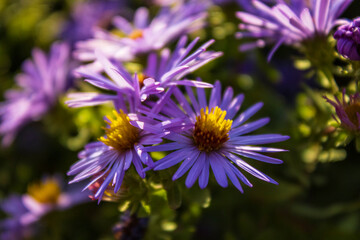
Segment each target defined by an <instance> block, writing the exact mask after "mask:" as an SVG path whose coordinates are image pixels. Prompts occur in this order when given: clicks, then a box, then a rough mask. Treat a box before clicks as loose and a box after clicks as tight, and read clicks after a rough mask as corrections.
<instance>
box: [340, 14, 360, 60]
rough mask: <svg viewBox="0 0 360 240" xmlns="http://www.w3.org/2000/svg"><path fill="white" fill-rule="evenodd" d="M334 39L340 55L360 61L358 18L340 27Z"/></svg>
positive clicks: (359, 24) (359, 26)
mask: <svg viewBox="0 0 360 240" xmlns="http://www.w3.org/2000/svg"><path fill="white" fill-rule="evenodd" d="M334 38H335V39H336V40H337V49H338V51H339V53H340V54H341V55H343V56H344V57H346V58H348V59H350V60H355V61H360V17H358V18H355V19H354V20H353V21H352V22H350V23H348V24H345V25H343V26H340V27H339V28H338V30H337V31H336V32H335V34H334Z"/></svg>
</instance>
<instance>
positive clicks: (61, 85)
mask: <svg viewBox="0 0 360 240" xmlns="http://www.w3.org/2000/svg"><path fill="white" fill-rule="evenodd" d="M32 55H33V60H26V61H25V62H24V64H23V67H22V69H23V73H20V74H18V75H17V76H16V83H17V85H18V86H19V87H20V88H21V89H16V90H15V89H11V90H8V91H7V92H6V93H5V99H6V100H5V102H3V103H0V135H3V140H2V144H3V145H5V146H6V145H9V144H10V143H11V142H12V141H13V139H14V138H15V135H16V134H17V132H18V131H19V130H20V128H21V127H22V126H24V125H25V124H26V123H28V122H30V121H35V120H39V119H40V118H41V117H42V116H43V115H44V114H45V113H46V112H47V111H48V110H49V108H50V107H52V106H53V105H54V104H55V103H56V101H57V99H58V96H59V95H60V94H62V93H64V92H65V90H66V89H67V87H69V77H68V71H69V47H68V45H67V44H64V43H55V44H53V45H52V47H51V50H50V54H49V55H48V56H47V55H46V54H45V53H44V52H42V51H41V50H39V49H34V50H33V53H32Z"/></svg>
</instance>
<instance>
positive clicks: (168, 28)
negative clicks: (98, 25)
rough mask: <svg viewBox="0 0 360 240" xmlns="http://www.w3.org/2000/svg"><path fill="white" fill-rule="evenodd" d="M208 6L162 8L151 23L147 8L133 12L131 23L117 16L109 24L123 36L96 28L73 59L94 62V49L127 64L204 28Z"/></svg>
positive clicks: (195, 2)
mask: <svg viewBox="0 0 360 240" xmlns="http://www.w3.org/2000/svg"><path fill="white" fill-rule="evenodd" d="M207 6H208V4H206V2H203V1H196V0H194V1H189V2H188V3H183V4H178V5H176V6H175V7H174V8H169V7H163V8H162V9H161V10H160V12H159V13H158V15H157V16H155V17H154V18H153V19H152V20H150V18H149V11H148V9H146V8H144V7H142V8H139V9H138V10H136V12H135V15H134V20H133V23H131V22H129V21H128V20H126V19H125V18H123V17H120V16H117V17H115V18H114V19H113V24H114V25H115V27H116V28H117V32H121V33H123V35H124V37H120V36H119V35H117V34H114V33H112V32H108V31H105V30H101V29H98V30H96V31H95V32H94V38H93V39H90V40H87V41H83V42H79V43H78V44H77V50H76V51H75V57H76V58H77V59H79V60H81V61H92V60H95V59H96V56H95V55H94V51H95V49H100V50H101V51H102V53H103V54H104V55H105V56H106V57H108V58H112V59H116V60H118V61H129V60H131V59H133V58H134V56H136V55H138V54H142V53H148V52H150V51H153V50H158V49H161V48H163V47H164V46H165V45H166V44H167V43H169V42H170V41H173V40H174V39H176V38H178V37H179V36H181V35H183V34H187V33H189V32H193V31H195V30H197V29H199V28H201V27H202V26H203V25H204V19H205V17H206V9H207Z"/></svg>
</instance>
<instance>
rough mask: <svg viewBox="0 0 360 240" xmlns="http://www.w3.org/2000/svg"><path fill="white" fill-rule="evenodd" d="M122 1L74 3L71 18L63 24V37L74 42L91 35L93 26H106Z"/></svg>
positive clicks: (97, 0) (93, 0)
mask: <svg viewBox="0 0 360 240" xmlns="http://www.w3.org/2000/svg"><path fill="white" fill-rule="evenodd" d="M121 5H122V3H121V2H120V1H114V0H105V1H99V0H91V1H86V2H79V3H76V4H75V7H74V10H73V12H72V15H71V20H70V21H69V22H68V23H67V24H66V25H65V27H64V31H63V33H62V35H63V38H64V39H66V40H68V41H70V42H71V43H75V42H77V41H80V40H85V39H88V38H91V37H92V36H93V30H94V28H95V27H105V28H106V27H107V26H108V25H110V21H111V18H112V17H113V16H114V15H115V14H116V13H117V12H118V11H119V9H120V7H121Z"/></svg>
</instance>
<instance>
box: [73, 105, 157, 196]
mask: <svg viewBox="0 0 360 240" xmlns="http://www.w3.org/2000/svg"><path fill="white" fill-rule="evenodd" d="M131 110H133V109H131ZM124 111H125V110H124ZM124 111H123V110H120V112H117V111H115V110H114V111H113V114H114V117H112V116H107V117H106V120H105V122H106V123H107V124H108V127H107V128H104V129H105V133H106V135H105V136H103V137H100V138H99V141H97V142H93V143H89V144H87V145H86V146H85V149H84V150H83V151H82V152H80V153H79V155H78V156H79V158H80V160H79V161H78V162H77V163H75V164H74V165H72V166H71V168H70V170H69V172H68V175H69V176H72V175H76V176H75V177H74V179H73V180H71V181H70V182H69V183H74V182H79V181H82V180H84V179H87V178H91V181H90V183H89V184H88V185H87V186H86V187H85V188H84V190H85V189H87V188H89V189H90V190H92V191H93V190H94V189H96V190H97V191H96V193H95V194H94V195H93V196H92V197H93V198H94V199H98V202H99V203H100V201H101V200H102V198H103V196H104V194H105V196H106V195H107V193H108V192H111V193H113V194H116V193H117V192H118V191H119V190H120V187H121V184H122V182H123V179H124V176H125V172H126V171H127V170H128V169H129V168H130V167H131V165H134V167H135V169H136V171H137V173H138V174H139V176H140V177H141V178H144V177H145V173H144V172H143V164H146V165H148V166H152V165H153V162H152V159H151V157H150V156H149V155H148V154H147V153H146V152H144V150H143V148H144V145H150V144H157V143H160V142H161V141H162V138H161V137H160V135H157V134H153V133H161V129H160V128H155V127H153V126H152V122H153V120H151V119H147V118H146V117H142V116H136V115H135V114H126V113H125V112H124ZM133 118H134V119H136V120H137V121H138V122H137V125H138V126H141V128H137V127H134V126H132V125H131V121H132V119H133Z"/></svg>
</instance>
